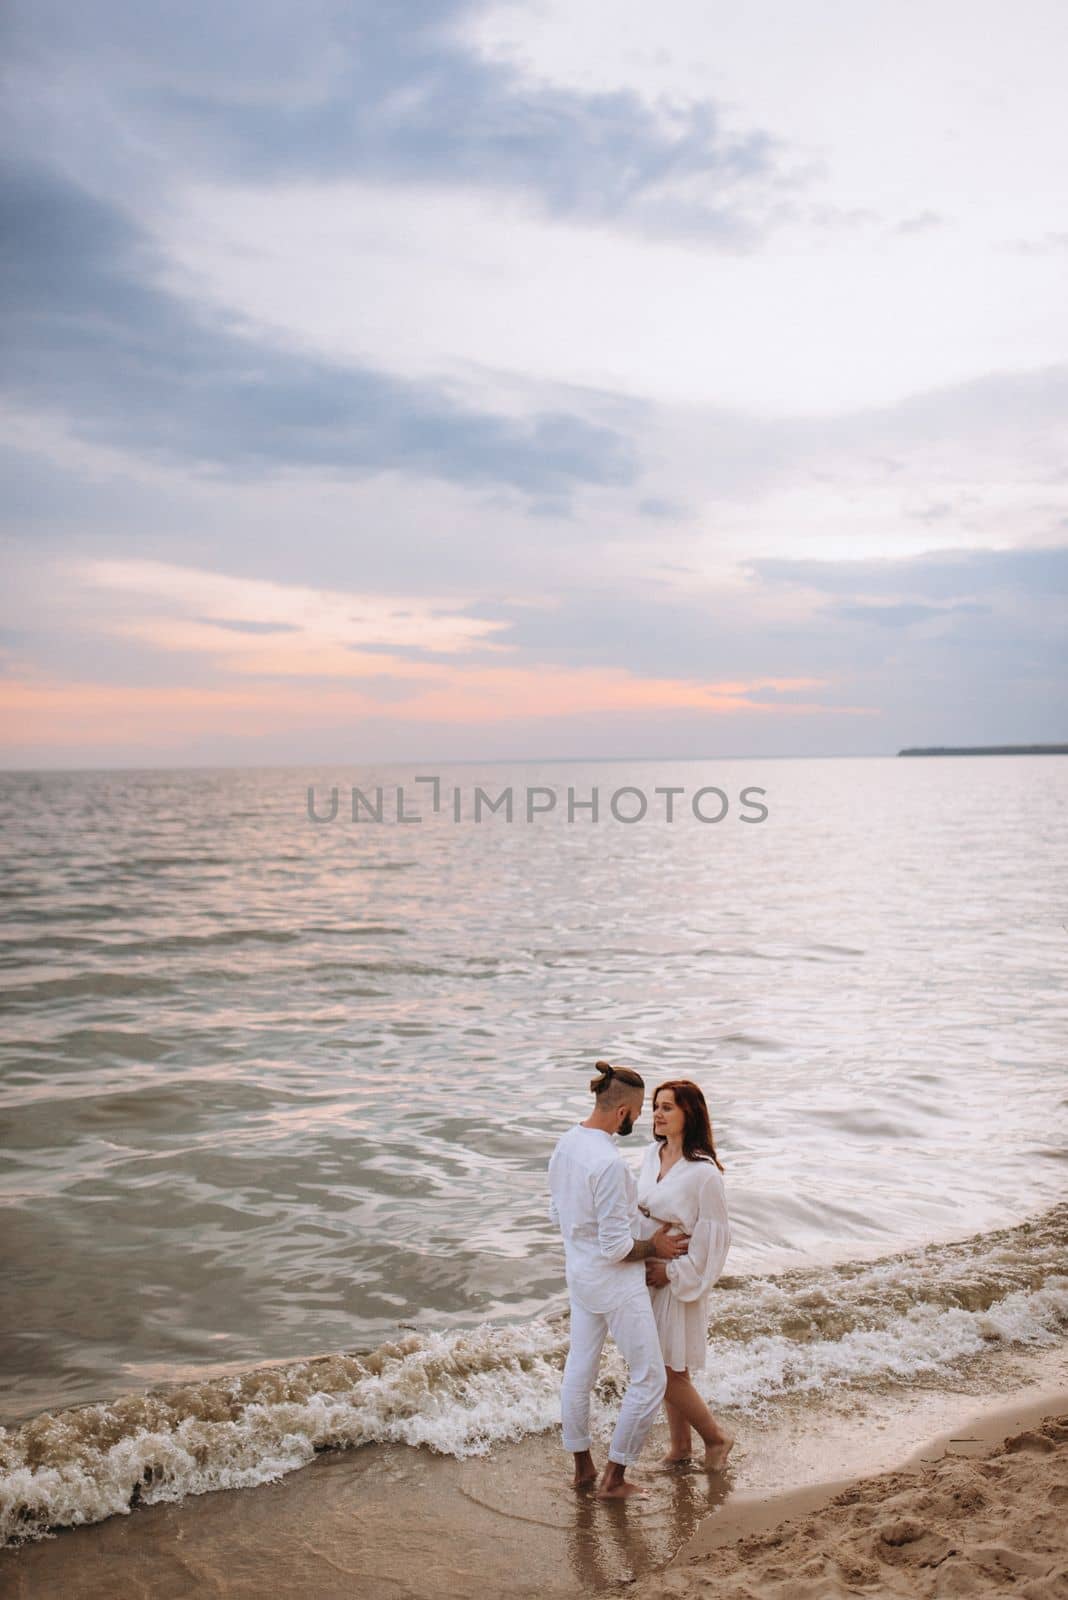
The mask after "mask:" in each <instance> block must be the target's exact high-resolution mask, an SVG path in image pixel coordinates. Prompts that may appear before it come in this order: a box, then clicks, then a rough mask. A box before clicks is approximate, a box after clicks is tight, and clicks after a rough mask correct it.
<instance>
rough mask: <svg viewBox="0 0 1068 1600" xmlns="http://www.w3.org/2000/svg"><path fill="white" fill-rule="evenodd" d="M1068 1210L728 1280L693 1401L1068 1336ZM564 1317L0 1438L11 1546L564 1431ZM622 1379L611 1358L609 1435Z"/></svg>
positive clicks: (753, 1395) (881, 1381)
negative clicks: (329, 1465)
mask: <svg viewBox="0 0 1068 1600" xmlns="http://www.w3.org/2000/svg"><path fill="white" fill-rule="evenodd" d="M1066 1224H1068V1207H1066V1206H1060V1207H1057V1208H1055V1209H1054V1210H1053V1211H1051V1212H1049V1213H1047V1214H1046V1215H1045V1216H1043V1217H1040V1218H1038V1219H1036V1220H1035V1221H1034V1222H1031V1223H1025V1224H1023V1225H1021V1226H1019V1227H1016V1228H1010V1229H1003V1230H1000V1231H998V1232H995V1233H990V1234H985V1235H979V1236H977V1237H976V1238H974V1239H971V1240H966V1241H963V1242H961V1243H959V1244H949V1245H932V1246H928V1247H927V1248H925V1249H922V1250H915V1251H910V1252H904V1253H902V1254H899V1255H896V1256H892V1257H886V1258H883V1259H881V1260H877V1261H869V1262H847V1263H841V1264H839V1265H837V1266H834V1267H820V1268H814V1269H811V1270H808V1271H797V1272H791V1273H786V1274H782V1275H779V1276H777V1277H770V1278H763V1279H762V1278H758V1277H751V1278H746V1279H737V1278H736V1279H728V1280H725V1281H724V1283H723V1284H722V1285H721V1287H720V1288H719V1289H718V1290H717V1292H716V1295H715V1297H714V1300H713V1319H712V1333H711V1337H710V1340H709V1361H708V1366H707V1368H706V1370H705V1373H704V1374H702V1375H701V1382H700V1387H702V1389H703V1390H704V1392H705V1394H706V1395H707V1397H708V1398H709V1399H710V1401H712V1403H713V1404H715V1405H717V1406H721V1407H724V1408H728V1409H730V1408H734V1409H743V1410H752V1409H760V1408H763V1407H766V1406H769V1405H772V1404H774V1403H775V1401H776V1400H777V1399H779V1398H781V1397H784V1396H788V1395H797V1394H801V1395H804V1394H811V1393H820V1392H826V1391H827V1390H829V1389H832V1388H836V1387H842V1386H850V1385H852V1386H858V1385H863V1386H870V1385H885V1384H887V1383H894V1384H908V1383H910V1382H916V1381H925V1380H927V1379H929V1378H930V1377H931V1375H937V1374H947V1373H949V1372H950V1371H952V1370H953V1369H954V1368H955V1367H959V1365H960V1364H961V1363H963V1362H967V1361H968V1360H969V1359H970V1358H973V1357H975V1356H977V1355H980V1354H982V1353H983V1352H984V1351H986V1350H989V1349H990V1348H991V1347H996V1346H1001V1347H1006V1348H1007V1347H1021V1346H1028V1345H1039V1344H1049V1343H1053V1342H1055V1341H1057V1340H1058V1339H1060V1338H1063V1337H1064V1335H1065V1332H1066V1331H1068V1243H1066ZM567 1337H568V1335H567V1323H566V1319H552V1318H539V1319H534V1320H532V1321H530V1322H528V1323H526V1324H524V1325H523V1326H518V1327H513V1326H505V1327H494V1326H484V1327H481V1328H478V1329H476V1330H474V1331H471V1332H461V1333H450V1334H443V1333H436V1332H430V1333H420V1332H412V1333H410V1334H409V1335H407V1336H406V1337H404V1338H401V1339H398V1340H396V1341H394V1342H392V1343H387V1344H384V1345H381V1346H380V1347H379V1348H378V1349H377V1350H374V1351H371V1352H366V1353H356V1352H341V1353H338V1354H335V1355H326V1356H320V1357H316V1358H314V1359H310V1360H303V1361H294V1362H289V1363H286V1364H284V1365H278V1366H271V1367H261V1368H258V1369H255V1370H254V1371H251V1372H246V1373H244V1374H241V1375H239V1376H233V1377H224V1378H219V1377H212V1378H210V1379H206V1380H204V1381H203V1382H194V1383H184V1384H178V1385H174V1386H172V1387H170V1388H168V1389H167V1390H163V1391H159V1390H157V1391H151V1392H149V1393H145V1394H131V1395H126V1396H124V1397H122V1398H121V1399H118V1400H115V1401H112V1402H109V1403H101V1404H95V1405H86V1406H79V1407H74V1408H71V1409H67V1410H63V1411H56V1412H48V1413H45V1414H43V1415H41V1416H38V1417H35V1418H33V1419H32V1420H31V1421H29V1422H26V1423H23V1424H22V1425H21V1426H20V1427H16V1428H11V1429H0V1539H2V1541H3V1542H4V1543H18V1542H21V1541H22V1540H25V1539H30V1538H39V1537H41V1536H43V1535H44V1534H45V1533H46V1532H47V1531H48V1530H49V1529H50V1528H53V1527H57V1526H69V1525H76V1524H82V1523H90V1522H97V1521H100V1520H102V1519H103V1518H105V1517H109V1516H112V1515H115V1514H116V1513H120V1514H121V1513H124V1512H127V1511H129V1509H130V1508H131V1506H133V1505H136V1504H137V1503H139V1502H140V1503H144V1504H152V1503H156V1502H159V1501H166V1500H171V1501H174V1500H180V1499H182V1498H183V1497H184V1496H185V1495H187V1494H204V1493H208V1492H210V1491H212V1490H215V1489H226V1488H247V1487H251V1486H253V1485H256V1484H260V1483H266V1482H269V1481H271V1480H273V1479H277V1478H279V1477H282V1476H283V1475H284V1474H286V1473H288V1472H292V1471H294V1470H295V1469H296V1468H298V1467H300V1466H303V1465H304V1464H306V1463H307V1462H308V1461H310V1460H311V1459H312V1458H313V1457H314V1455H315V1454H316V1452H317V1451H319V1450H325V1449H338V1448H349V1447H353V1446H359V1445H364V1444H371V1443H391V1444H404V1445H411V1446H425V1447H428V1448H430V1449H432V1450H435V1451H439V1452H442V1453H445V1454H449V1455H454V1456H465V1455H471V1454H479V1453H484V1452H486V1451H487V1450H489V1449H490V1448H491V1447H492V1446H493V1445H494V1444H497V1443H499V1442H502V1441H504V1440H508V1439H516V1438H519V1437H522V1436H523V1435H525V1434H528V1433H536V1432H541V1431H543V1430H544V1429H547V1428H550V1427H553V1426H554V1425H555V1424H556V1422H557V1419H558V1405H559V1398H558V1397H559V1383H560V1371H561V1368H562V1366H563V1362H564V1359H565V1356H566V1352H567ZM625 1382H626V1374H625V1369H624V1367H623V1365H622V1362H621V1360H620V1358H619V1356H618V1354H617V1353H616V1352H615V1350H614V1349H613V1348H612V1347H611V1346H609V1348H608V1350H607V1352H606V1356H605V1361H604V1364H603V1367H602V1372H601V1377H600V1380H599V1383H598V1386H597V1391H596V1395H595V1414H594V1423H595V1426H598V1427H599V1426H602V1425H603V1424H604V1423H606V1422H607V1421H608V1420H609V1418H610V1416H611V1414H612V1410H613V1408H614V1406H615V1404H616V1403H617V1400H618V1396H619V1395H620V1393H621V1392H622V1390H623V1387H624V1385H625Z"/></svg>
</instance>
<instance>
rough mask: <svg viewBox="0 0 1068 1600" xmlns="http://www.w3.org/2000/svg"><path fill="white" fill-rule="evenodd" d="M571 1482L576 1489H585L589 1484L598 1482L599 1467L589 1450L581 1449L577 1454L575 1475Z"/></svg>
mask: <svg viewBox="0 0 1068 1600" xmlns="http://www.w3.org/2000/svg"><path fill="white" fill-rule="evenodd" d="M571 1482H572V1483H573V1484H574V1486H575V1488H576V1489H585V1488H586V1487H587V1485H588V1484H591V1483H596V1482H597V1468H596V1467H595V1466H594V1464H593V1457H592V1456H591V1455H590V1452H589V1451H588V1450H583V1451H580V1452H579V1453H578V1454H577V1455H576V1456H575V1476H574V1477H573V1478H572V1480H571Z"/></svg>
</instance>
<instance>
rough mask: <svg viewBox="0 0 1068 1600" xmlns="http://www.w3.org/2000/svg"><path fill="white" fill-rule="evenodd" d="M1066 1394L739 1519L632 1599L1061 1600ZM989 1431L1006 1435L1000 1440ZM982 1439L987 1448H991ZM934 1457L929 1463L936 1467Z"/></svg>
mask: <svg viewBox="0 0 1068 1600" xmlns="http://www.w3.org/2000/svg"><path fill="white" fill-rule="evenodd" d="M1066 1402H1068V1394H1066V1395H1064V1396H1062V1397H1061V1404H1060V1408H1059V1409H1058V1410H1056V1411H1054V1412H1053V1413H1051V1414H1050V1415H1047V1416H1045V1417H1034V1416H1033V1414H1032V1413H1033V1410H1034V1408H1033V1407H1025V1408H1023V1409H1022V1410H1021V1411H1019V1412H1014V1411H1011V1410H1010V1411H1008V1412H1002V1413H1000V1414H999V1415H998V1416H997V1417H996V1418H995V1419H986V1420H985V1421H979V1422H977V1423H975V1424H974V1425H973V1427H972V1428H971V1429H970V1430H969V1432H968V1433H967V1434H966V1435H963V1436H960V1437H956V1438H954V1437H951V1436H949V1435H947V1436H945V1437H943V1438H941V1439H939V1440H937V1441H934V1442H933V1443H932V1445H931V1446H930V1447H929V1448H930V1451H931V1453H930V1454H925V1455H923V1456H921V1457H918V1458H917V1459H916V1460H915V1461H914V1462H913V1463H911V1464H910V1465H909V1466H908V1467H907V1468H906V1469H905V1470H902V1471H899V1472H889V1473H885V1474H882V1475H881V1476H878V1477H874V1478H864V1479H857V1480H856V1481H854V1482H852V1483H847V1484H845V1485H843V1486H842V1487H840V1488H838V1489H837V1490H835V1491H834V1492H833V1493H831V1494H830V1497H829V1498H828V1492H827V1489H826V1488H817V1489H816V1490H813V1491H808V1492H803V1493H799V1494H796V1495H793V1496H783V1497H779V1498H777V1499H773V1500H769V1501H765V1502H763V1503H759V1502H758V1503H755V1504H752V1505H750V1506H741V1507H739V1508H737V1509H736V1511H735V1512H734V1513H733V1514H732V1515H731V1516H730V1517H728V1518H727V1519H725V1521H724V1523H723V1524H722V1525H721V1526H720V1527H718V1528H716V1529H714V1530H710V1531H709V1532H707V1533H704V1532H702V1533H699V1534H698V1536H697V1537H696V1538H695V1539H694V1541H693V1542H692V1545H691V1546H690V1548H689V1549H687V1550H686V1551H685V1552H683V1553H682V1556H681V1559H680V1561H679V1562H677V1563H676V1564H675V1565H674V1566H673V1567H672V1568H670V1569H669V1570H668V1571H667V1572H666V1573H664V1574H661V1575H659V1576H658V1577H657V1578H656V1579H654V1580H651V1581H648V1582H646V1583H645V1584H643V1585H642V1586H641V1587H640V1588H638V1589H636V1590H635V1591H634V1592H635V1593H636V1594H640V1595H643V1596H648V1597H650V1600H651V1597H652V1596H653V1595H659V1594H668V1595H682V1596H696V1595H700V1594H708V1593H713V1594H715V1595H716V1596H717V1597H720V1600H753V1597H757V1596H759V1597H760V1600H806V1597H811V1600H817V1597H819V1600H823V1597H828V1600H830V1597H831V1596H839V1595H841V1596H845V1595H855V1594H862V1593H870V1594H880V1595H902V1596H928V1595H1005V1594H1008V1593H1010V1592H1011V1593H1013V1594H1019V1595H1026V1596H1028V1597H1029V1600H1044V1597H1047V1596H1048V1597H1049V1600H1053V1597H1054V1596H1063V1595H1065V1594H1068V1514H1066V1510H1065V1508H1066V1506H1068V1407H1066V1405H1065V1403H1066ZM1002 1427H1007V1428H1009V1429H1010V1431H1009V1432H1007V1433H1005V1434H1004V1435H1002V1436H1001V1437H998V1436H997V1435H998V1433H999V1432H1000V1429H1001V1428H1002ZM991 1434H993V1436H994V1437H993V1438H991V1437H990V1436H991ZM939 1452H940V1453H939Z"/></svg>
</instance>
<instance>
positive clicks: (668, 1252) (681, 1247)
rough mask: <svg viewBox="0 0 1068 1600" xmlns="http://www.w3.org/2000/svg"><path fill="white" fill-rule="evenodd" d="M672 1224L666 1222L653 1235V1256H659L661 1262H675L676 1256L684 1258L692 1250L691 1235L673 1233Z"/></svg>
mask: <svg viewBox="0 0 1068 1600" xmlns="http://www.w3.org/2000/svg"><path fill="white" fill-rule="evenodd" d="M670 1227H671V1223H670V1222H664V1223H662V1224H661V1226H660V1227H659V1228H657V1230H656V1232H655V1233H654V1234H653V1241H652V1242H653V1254H654V1255H656V1256H659V1258H660V1260H661V1261H674V1259H675V1257H676V1256H684V1255H685V1254H686V1252H687V1250H688V1249H689V1248H690V1235H689V1234H688V1233H671V1232H669V1229H670Z"/></svg>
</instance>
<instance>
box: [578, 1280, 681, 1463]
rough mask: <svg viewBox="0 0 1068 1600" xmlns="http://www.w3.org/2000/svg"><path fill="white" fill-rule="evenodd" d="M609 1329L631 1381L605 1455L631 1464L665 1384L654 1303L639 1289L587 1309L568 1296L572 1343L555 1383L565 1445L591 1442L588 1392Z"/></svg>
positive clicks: (581, 1447)
mask: <svg viewBox="0 0 1068 1600" xmlns="http://www.w3.org/2000/svg"><path fill="white" fill-rule="evenodd" d="M609 1334H611V1335H612V1338H613V1339H614V1340H615V1342H616V1344H617V1345H618V1347H619V1350H620V1352H621V1354H622V1356H623V1359H624V1361H625V1362H626V1363H627V1366H628V1367H629V1368H630V1382H629V1383H628V1385H627V1392H626V1394H625V1395H624V1396H623V1404H622V1405H621V1406H620V1408H619V1421H618V1422H617V1423H616V1430H615V1432H614V1433H613V1435H612V1447H611V1449H610V1450H609V1452H608V1459H609V1461H615V1462H617V1463H618V1464H619V1466H621V1467H630V1466H633V1465H634V1463H635V1461H637V1459H638V1457H639V1455H640V1454H641V1448H642V1445H643V1444H644V1443H645V1438H646V1435H647V1434H648V1432H649V1429H650V1428H651V1427H652V1425H653V1419H654V1418H655V1416H656V1413H657V1410H658V1408H659V1406H660V1402H661V1400H663V1398H664V1390H665V1389H666V1388H667V1374H666V1372H665V1371H664V1358H663V1356H662V1355H661V1354H660V1339H659V1336H658V1334H657V1331H656V1322H655V1320H654V1318H653V1308H652V1305H651V1304H650V1301H649V1292H648V1290H647V1289H644V1288H642V1289H640V1290H639V1291H638V1293H637V1294H634V1295H631V1296H630V1298H629V1299H627V1300H624V1302H623V1304H622V1305H620V1306H616V1307H615V1309H614V1310H612V1311H587V1309H586V1307H585V1306H582V1305H579V1304H578V1302H577V1301H575V1300H572V1301H571V1347H570V1349H569V1350H568V1352H567V1362H566V1363H565V1366H564V1381H563V1383H562V1385H561V1387H560V1410H561V1414H562V1417H563V1424H564V1449H565V1450H571V1451H576V1452H577V1451H580V1450H589V1449H590V1447H591V1444H592V1440H591V1438H590V1391H591V1390H592V1388H593V1386H594V1383H595V1382H596V1381H597V1368H598V1367H599V1366H600V1362H601V1351H602V1350H603V1349H604V1342H605V1339H606V1338H607V1337H608V1335H609Z"/></svg>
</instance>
